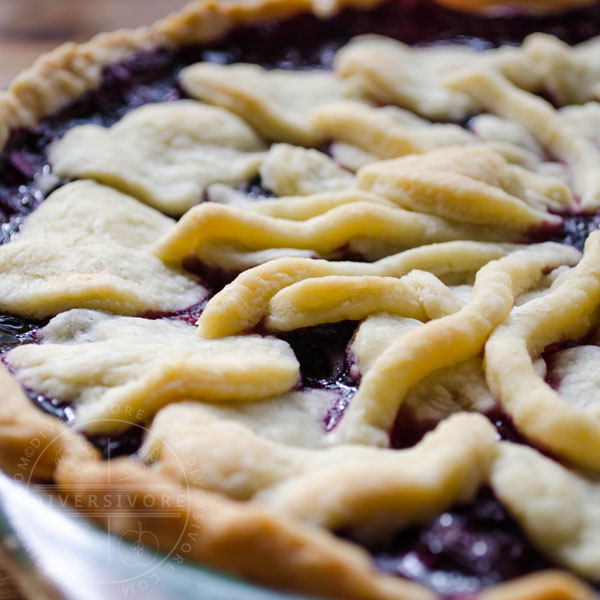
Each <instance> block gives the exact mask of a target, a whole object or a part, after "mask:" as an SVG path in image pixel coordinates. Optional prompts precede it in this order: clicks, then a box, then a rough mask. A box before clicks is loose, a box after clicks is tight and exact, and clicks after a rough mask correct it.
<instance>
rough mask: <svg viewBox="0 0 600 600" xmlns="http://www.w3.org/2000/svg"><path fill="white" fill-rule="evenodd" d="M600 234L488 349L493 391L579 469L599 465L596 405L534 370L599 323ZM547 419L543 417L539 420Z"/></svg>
mask: <svg viewBox="0 0 600 600" xmlns="http://www.w3.org/2000/svg"><path fill="white" fill-rule="evenodd" d="M599 256H600V234H599V233H598V232H594V233H592V234H591V235H590V236H589V237H588V241H587V242H586V246H585V253H584V256H583V259H582V260H581V262H580V263H579V264H578V265H577V266H576V267H575V268H574V269H573V270H572V271H571V272H570V273H569V275H568V277H566V279H565V280H564V281H563V282H562V285H559V286H558V287H557V288H556V289H554V290H553V291H552V292H551V293H549V294H547V295H545V296H544V297H542V298H539V299H534V300H532V301H531V302H529V303H528V304H526V305H524V306H522V307H519V308H518V309H517V310H515V311H514V313H513V314H511V315H510V316H509V318H508V319H507V320H506V322H505V323H503V324H502V325H501V326H500V327H498V329H497V330H496V331H495V332H494V333H493V334H492V336H491V337H490V340H489V341H488V343H487V344H486V348H485V361H486V379H487V382H488V385H489V386H490V389H491V390H492V393H493V394H494V396H495V397H496V398H498V400H499V401H500V402H501V404H502V406H503V408H504V410H505V411H506V412H507V413H508V414H509V415H510V416H511V417H512V419H513V421H514V422H515V425H516V426H517V427H518V428H519V429H520V430H521V431H522V432H523V433H524V435H526V436H527V438H528V439H530V440H531V441H532V442H534V443H537V444H539V445H540V446H541V447H543V448H546V449H549V450H551V451H552V452H553V453H555V454H557V455H558V456H563V457H565V458H567V459H568V460H569V461H571V462H573V463H574V464H576V465H579V466H581V467H587V468H591V469H598V468H599V467H600V459H599V456H600V422H599V421H598V418H597V414H596V412H595V410H594V409H595V405H594V403H591V405H589V406H588V405H586V406H581V405H580V403H579V402H578V403H576V404H571V403H569V402H568V401H566V400H564V399H562V398H561V397H560V396H559V394H558V393H557V392H556V391H554V390H553V389H552V388H551V387H550V385H548V384H547V383H546V382H545V381H544V380H543V379H541V378H540V376H539V375H538V373H537V372H536V370H535V368H534V363H533V361H534V359H536V358H537V357H538V356H539V355H540V354H541V353H542V352H543V350H544V349H545V348H547V347H548V346H549V345H550V344H552V343H555V342H564V341H567V340H573V339H575V340H577V339H579V338H581V337H582V336H584V335H585V334H587V333H588V332H590V331H591V330H592V328H593V327H595V326H596V322H597V316H596V313H597V308H598V305H599V304H600V271H599V269H600V267H599V260H598V257H599ZM541 415H543V418H540V416H541Z"/></svg>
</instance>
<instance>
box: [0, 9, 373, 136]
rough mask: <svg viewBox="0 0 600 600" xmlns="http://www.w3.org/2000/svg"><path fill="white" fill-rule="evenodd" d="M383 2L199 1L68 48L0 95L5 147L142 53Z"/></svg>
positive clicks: (42, 61)
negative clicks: (112, 67) (18, 132)
mask: <svg viewBox="0 0 600 600" xmlns="http://www.w3.org/2000/svg"><path fill="white" fill-rule="evenodd" d="M381 1H382V0H331V1H330V0H250V1H245V0H239V1H231V2H219V1H217V0H198V1H196V2H192V3H190V4H189V5H188V6H187V7H186V8H184V9H183V10H182V11H181V12H180V13H177V14H174V15H171V16H169V17H167V18H165V19H163V20H161V21H159V22H158V23H156V24H155V25H154V26H152V27H142V28H139V29H123V30H119V31H115V32H113V33H103V34H100V35H98V36H96V37H94V38H93V39H92V40H90V41H89V42H87V43H85V44H73V43H68V44H64V45H62V46H60V47H59V48H57V49H56V50H54V51H53V52H50V53H48V54H45V55H43V56H41V57H40V58H39V59H38V60H37V61H36V62H35V63H34V64H33V65H32V66H31V68H29V69H27V70H26V71H24V72H23V73H21V74H20V75H19V76H18V77H17V78H16V79H15V80H14V81H13V83H12V85H11V86H10V88H9V89H8V91H7V92H4V93H2V94H0V147H1V146H3V145H4V144H5V143H6V140H7V139H8V135H9V132H10V130H11V129H13V128H15V127H32V126H34V125H35V124H36V123H37V122H38V121H39V119H40V118H41V117H43V116H46V115H49V114H51V113H53V112H55V111H57V110H58V109H59V108H61V107H63V106H65V105H66V104H68V103H69V102H70V101H71V100H74V99H75V98H77V97H78V96H80V95H81V94H83V93H84V92H86V91H88V90H90V89H93V88H94V87H96V86H97V85H98V84H99V83H100V80H101V77H102V68H103V67H104V66H105V65H108V64H111V63H115V62H119V61H122V60H124V59H125V58H127V57H128V56H130V55H132V54H133V53H135V52H137V51H140V50H147V49H150V48H155V47H160V46H175V45H179V44H189V43H207V42H211V41H214V40H216V39H218V38H220V37H222V36H224V35H225V34H227V32H229V31H231V30H232V29H234V28H235V27H237V26H240V25H247V24H252V23H258V22H261V21H264V20H270V19H273V20H281V19H286V18H290V17H292V16H294V15H295V14H298V13H301V12H309V11H312V12H315V14H318V15H329V14H332V13H334V12H336V11H337V10H339V9H340V8H342V7H343V6H355V7H359V8H369V7H371V6H374V5H375V4H377V3H379V2H381Z"/></svg>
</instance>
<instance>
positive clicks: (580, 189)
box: [445, 68, 600, 210]
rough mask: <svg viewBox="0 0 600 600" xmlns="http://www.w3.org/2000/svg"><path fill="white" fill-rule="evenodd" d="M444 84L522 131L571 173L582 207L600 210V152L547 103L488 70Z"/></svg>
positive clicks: (469, 70)
mask: <svg viewBox="0 0 600 600" xmlns="http://www.w3.org/2000/svg"><path fill="white" fill-rule="evenodd" d="M445 81H446V83H447V85H449V86H451V87H452V88H453V89H457V90H461V91H463V92H466V93H469V94H471V95H472V96H473V98H476V99H477V100H478V101H479V102H480V103H481V104H482V106H484V107H485V108H486V109H487V110H490V111H491V112H493V113H495V114H497V115H500V116H501V117H503V118H506V119H510V120H512V121H515V122H516V123H519V124H520V125H522V126H523V127H526V128H527V129H528V130H529V131H530V132H531V134H532V135H533V136H534V137H535V138H536V139H537V140H538V142H539V143H540V144H541V145H542V146H543V147H544V148H546V149H547V150H548V151H550V152H551V153H552V154H553V155H555V156H556V157H557V158H559V159H561V160H563V161H564V162H566V163H567V164H568V165H569V167H570V168H571V169H572V172H573V186H574V191H575V193H576V194H577V195H578V196H580V201H581V205H582V207H583V208H584V209H586V210H594V209H597V208H598V207H600V174H599V172H598V166H597V165H598V164H599V163H600V150H598V148H597V147H596V146H595V145H594V144H593V143H592V142H591V141H590V140H589V139H588V138H587V137H585V136H584V135H582V134H581V133H579V131H578V130H577V128H576V127H574V126H573V125H571V124H570V123H569V122H568V121H567V120H565V119H562V118H561V116H560V113H559V112H557V111H556V110H555V109H554V108H553V107H552V105H551V104H550V103H549V102H547V101H546V100H544V99H543V98H541V97H539V96H535V95H533V94H531V93H529V92H527V91H524V90H520V89H518V88H517V87H515V86H514V85H513V84H511V83H510V82H509V81H508V80H506V79H504V78H503V77H502V76H501V75H499V74H498V73H495V72H493V71H490V70H484V69H478V68H467V69H465V70H463V71H459V72H457V73H455V74H452V75H449V76H448V77H447V78H446V79H445Z"/></svg>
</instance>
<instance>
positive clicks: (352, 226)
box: [153, 202, 519, 262]
mask: <svg viewBox="0 0 600 600" xmlns="http://www.w3.org/2000/svg"><path fill="white" fill-rule="evenodd" d="M518 238H519V235H518V233H517V232H510V231H508V230H506V229H504V228H499V227H481V226H475V225H471V224H469V223H459V222H456V221H450V220H447V219H443V218H441V217H436V216H434V215H425V214H421V213H415V212H409V211H406V210H403V209H401V208H395V207H394V208H392V207H388V206H383V205H381V204H378V203H373V202H353V203H351V204H344V205H342V206H337V207H335V208H332V209H331V210H328V211H327V212H325V213H323V214H320V215H318V216H316V217H312V218H309V219H307V220H305V221H292V220H289V219H279V218H274V217H269V216H266V215H261V214H258V213H257V212H255V211H249V210H244V209H241V208H238V207H235V206H227V205H219V204H215V203H205V204H201V205H199V206H196V207H194V208H192V209H190V210H189V211H188V212H187V213H186V214H185V215H184V216H183V217H182V218H181V219H180V220H179V222H178V223H177V225H176V226H175V228H174V229H173V230H172V231H171V232H169V233H167V234H166V235H164V236H163V237H162V238H161V239H159V240H158V241H157V242H156V244H155V245H154V247H153V251H154V253H155V254H156V255H157V256H158V257H159V258H161V259H163V260H164V261H167V262H181V261H183V259H184V258H186V257H187V256H189V255H192V256H196V257H197V258H198V259H200V260H202V253H203V248H204V246H206V245H210V244H213V243H215V242H220V243H222V242H229V243H238V244H240V245H241V246H242V247H245V248H246V249H248V250H263V249H267V248H297V249H304V250H313V251H314V252H316V253H318V254H321V255H325V256H327V255H331V254H334V253H335V252H336V251H337V250H339V249H340V248H342V247H347V249H348V250H349V251H350V252H353V251H354V252H357V253H359V254H363V255H364V256H365V257H366V258H371V259H376V258H380V257H381V256H387V255H389V254H390V253H393V252H394V251H396V252H397V251H399V250H402V249H406V248H412V247H415V246H420V245H422V244H431V243H434V242H444V241H450V240H461V239H468V240H488V241H504V242H506V241H517V240H518Z"/></svg>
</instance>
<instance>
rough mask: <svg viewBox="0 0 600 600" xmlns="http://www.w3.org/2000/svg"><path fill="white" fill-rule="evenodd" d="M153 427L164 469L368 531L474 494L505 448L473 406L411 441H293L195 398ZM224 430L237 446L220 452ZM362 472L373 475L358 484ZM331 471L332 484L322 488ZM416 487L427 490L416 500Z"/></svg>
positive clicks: (424, 515) (331, 525)
mask: <svg viewBox="0 0 600 600" xmlns="http://www.w3.org/2000/svg"><path fill="white" fill-rule="evenodd" d="M152 432H153V439H154V440H155V442H154V445H155V448H154V454H155V458H156V460H158V470H159V471H160V472H161V473H163V474H165V475H167V476H169V477H171V478H173V479H175V480H176V481H178V482H179V483H182V484H187V485H190V486H192V487H201V488H204V489H209V490H213V491H214V490H218V491H221V492H223V493H225V494H227V495H228V496H230V497H232V498H238V499H253V500H254V501H256V502H257V503H259V504H264V505H267V506H270V507H272V508H273V509H275V510H276V511H277V512H280V513H284V514H288V515H293V516H295V517H296V518H298V519H300V520H302V521H304V522H309V523H313V524H317V525H320V526H321V527H326V528H328V529H332V530H335V529H340V528H342V527H343V528H358V529H360V530H362V531H361V535H362V536H367V535H369V536H372V535H377V534H385V533H386V532H389V531H390V529H398V528H403V527H407V526H410V525H413V524H416V523H423V522H426V521H427V520H428V519H430V518H431V517H432V516H434V515H436V514H439V513H440V512H442V511H443V510H444V509H445V508H446V507H448V506H451V505H452V504H454V503H457V502H461V501H462V502H465V501H468V499H469V498H471V497H472V496H473V495H474V493H475V492H476V491H477V489H478V488H479V486H480V485H481V484H482V483H483V481H484V480H485V478H486V477H487V473H488V472H489V470H490V468H491V464H492V462H493V461H494V459H495V457H496V452H497V444H496V440H495V433H494V430H493V427H492V425H491V424H490V423H489V421H487V420H486V419H485V418H483V417H481V416H479V415H464V414H463V415H457V416H455V417H452V418H450V419H448V420H447V421H446V422H444V423H442V424H441V425H440V426H439V427H438V428H437V429H436V430H435V431H434V432H433V433H431V434H430V435H428V436H426V437H425V439H424V440H423V441H422V442H421V443H420V444H418V445H417V446H416V447H415V448H412V449H409V450H405V451H394V450H384V449H378V448H365V447H360V446H337V447H335V448H329V449H326V450H318V451H316V450H307V449H299V448H294V447H290V446H283V445H281V444H277V443H274V442H271V441H267V440H264V439H261V438H260V437H258V436H256V435H255V434H253V433H252V432H251V431H250V430H249V429H248V428H247V427H245V426H243V425H241V424H240V423H235V422H232V421H223V420H215V419H214V418H212V419H211V418H210V417H209V416H208V415H206V414H205V413H204V414H203V412H202V411H200V412H199V413H198V411H196V410H195V407H194V406H193V405H186V404H180V405H173V406H171V407H169V408H168V409H166V410H165V411H164V414H162V415H159V417H158V418H157V420H156V422H155V425H154V426H153V428H152ZM199 433H200V435H199ZM458 439H461V443H460V444H459V443H456V441H457V440H458ZM216 440H220V442H221V443H225V444H226V445H227V446H228V447H232V446H233V447H235V449H234V448H232V451H231V453H222V452H219V451H218V446H219V444H216V442H215V441H216ZM206 457H210V459H209V460H206ZM432 471H433V472H435V473H436V474H437V476H435V477H432V476H431V473H432ZM357 476H358V477H359V479H360V480H361V481H362V482H363V485H361V486H353V485H350V480H351V479H353V478H355V477H357ZM326 480H328V481H329V483H330V485H329V486H327V489H328V490H329V493H328V494H318V493H316V489H317V488H318V487H319V486H321V489H323V482H324V481H326ZM384 481H385V482H386V483H385V484H383V482H384ZM415 497H418V498H419V499H420V501H419V502H418V503H416V504H415V503H414V501H413V500H414V499H415Z"/></svg>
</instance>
